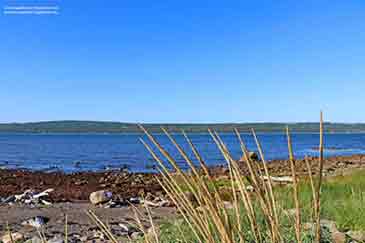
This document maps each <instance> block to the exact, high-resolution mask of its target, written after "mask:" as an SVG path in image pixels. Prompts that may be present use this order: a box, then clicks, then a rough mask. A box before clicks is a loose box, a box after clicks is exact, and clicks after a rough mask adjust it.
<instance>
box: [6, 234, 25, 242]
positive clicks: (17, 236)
mask: <svg viewBox="0 0 365 243" xmlns="http://www.w3.org/2000/svg"><path fill="white" fill-rule="evenodd" d="M23 238H24V236H23V235H22V234H21V233H18V232H15V233H11V237H10V234H5V235H3V236H2V237H1V241H2V242H3V243H11V242H12V239H13V241H14V242H16V241H20V240H22V239H23Z"/></svg>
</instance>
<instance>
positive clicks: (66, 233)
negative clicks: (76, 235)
mask: <svg viewBox="0 0 365 243" xmlns="http://www.w3.org/2000/svg"><path fill="white" fill-rule="evenodd" d="M67 225H68V218H67V214H65V243H67V242H68V226H67Z"/></svg>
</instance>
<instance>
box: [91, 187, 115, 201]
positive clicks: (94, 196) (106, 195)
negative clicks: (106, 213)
mask: <svg viewBox="0 0 365 243" xmlns="http://www.w3.org/2000/svg"><path fill="white" fill-rule="evenodd" d="M111 197H112V193H111V192H108V191H104V190H101V191H96V192H93V193H91V194H90V202H91V203H92V204H94V205H96V204H99V203H104V202H107V201H109V200H110V199H111Z"/></svg>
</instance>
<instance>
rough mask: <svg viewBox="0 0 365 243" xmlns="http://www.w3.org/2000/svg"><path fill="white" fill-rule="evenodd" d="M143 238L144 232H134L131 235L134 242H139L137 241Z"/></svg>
mask: <svg viewBox="0 0 365 243" xmlns="http://www.w3.org/2000/svg"><path fill="white" fill-rule="evenodd" d="M142 236H143V233H142V232H140V231H136V232H133V233H132V234H131V239H132V240H137V239H139V238H141V237H142Z"/></svg>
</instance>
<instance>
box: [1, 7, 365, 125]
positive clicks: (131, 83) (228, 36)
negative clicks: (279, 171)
mask: <svg viewBox="0 0 365 243" xmlns="http://www.w3.org/2000/svg"><path fill="white" fill-rule="evenodd" d="M2 5H3V6H4V5H5V2H2ZM59 7H60V14H59V15H57V16H53V15H41V16H35V15H33V16H28V15H21V16H15V15H5V14H3V13H2V14H1V16H0V40H1V41H0V97H1V100H0V122H12V121H18V122H22V121H39V120H65V119H76V120H113V121H128V122H254V121H260V122H262V121H284V122H293V121H318V118H319V111H320V109H322V110H323V111H324V113H325V118H326V120H330V121H338V122H365V110H364V109H363V108H364V104H365V96H364V93H365V2H364V1H361V0H359V1H343V0H342V1H337V0H331V1H292V0H290V1H285V0H283V1H274V0H272V1H243V0H240V1H222V0H220V1H212V0H209V1H190V0H185V1H150V0H148V1H144V0H143V1H142V0H141V1H127V0H123V1H118V0H115V1H75V0H63V1H59Z"/></svg>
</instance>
